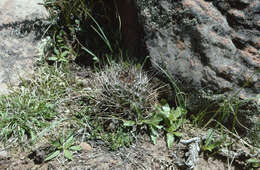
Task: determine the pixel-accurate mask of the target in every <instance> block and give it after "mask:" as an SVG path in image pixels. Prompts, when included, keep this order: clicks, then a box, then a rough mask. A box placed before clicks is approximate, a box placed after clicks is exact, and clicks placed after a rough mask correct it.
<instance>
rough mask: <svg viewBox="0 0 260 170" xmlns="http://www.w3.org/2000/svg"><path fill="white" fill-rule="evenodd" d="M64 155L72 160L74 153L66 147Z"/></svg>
mask: <svg viewBox="0 0 260 170" xmlns="http://www.w3.org/2000/svg"><path fill="white" fill-rule="evenodd" d="M64 156H65V158H67V159H69V160H72V154H71V153H70V151H68V150H66V149H65V150H64Z"/></svg>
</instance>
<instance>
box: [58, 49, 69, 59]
mask: <svg viewBox="0 0 260 170" xmlns="http://www.w3.org/2000/svg"><path fill="white" fill-rule="evenodd" d="M68 54H69V52H68V51H64V52H62V53H61V55H60V56H61V57H62V58H64V57H66V56H67V55H68Z"/></svg>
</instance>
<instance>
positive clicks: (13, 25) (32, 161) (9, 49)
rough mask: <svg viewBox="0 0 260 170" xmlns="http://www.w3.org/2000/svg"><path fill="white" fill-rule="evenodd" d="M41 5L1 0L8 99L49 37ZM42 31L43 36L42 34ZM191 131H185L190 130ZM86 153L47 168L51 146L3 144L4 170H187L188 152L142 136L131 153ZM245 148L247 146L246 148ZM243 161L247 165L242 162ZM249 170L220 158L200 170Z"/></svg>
mask: <svg viewBox="0 0 260 170" xmlns="http://www.w3.org/2000/svg"><path fill="white" fill-rule="evenodd" d="M39 2H41V0H0V39H1V43H0V94H4V93H7V92H8V90H7V83H9V82H12V83H15V82H18V81H19V77H20V76H22V77H27V78H28V77H29V76H30V74H32V73H33V63H34V61H35V59H36V58H37V55H38V54H37V48H36V44H37V43H38V42H39V40H40V38H41V35H42V34H43V32H44V31H42V30H40V31H39V29H37V27H38V28H39V27H40V25H41V24H42V23H43V22H44V20H43V19H44V18H45V17H46V16H47V13H46V11H45V10H44V8H43V7H42V6H40V5H38V4H37V3H39ZM37 30H38V31H37ZM185 129H186V130H185ZM184 131H185V132H184V134H185V138H186V139H189V138H192V137H196V136H200V135H201V134H202V132H201V131H199V129H195V128H192V127H186V128H184ZM79 144H80V145H81V146H82V151H80V152H78V153H76V154H74V155H73V160H72V161H68V160H66V159H64V158H63V157H58V158H56V159H53V160H52V161H49V162H44V161H43V160H44V159H45V158H46V156H47V154H48V147H47V146H39V147H37V149H36V150H35V149H28V148H21V147H6V146H4V145H2V144H1V143H0V170H3V169H9V170H26V169H28V170H29V169H30V170H32V169H41V170H54V169H55V170H60V169H75V170H76V169H77V170H81V169H176V170H178V169H188V167H187V166H185V165H184V163H185V161H187V153H188V146H187V145H184V144H181V143H180V142H177V143H175V144H174V145H173V147H172V149H168V148H167V145H166V142H165V140H164V138H163V137H161V138H160V139H158V141H157V144H156V145H154V144H152V142H151V140H150V138H149V137H148V136H142V137H141V138H140V139H139V140H137V142H135V143H133V144H132V145H131V147H129V148H121V149H120V150H118V151H111V150H110V149H109V148H108V147H106V146H105V145H104V144H103V143H102V141H86V142H82V143H79ZM241 148H242V146H241ZM243 161H244V160H243ZM243 168H244V169H246V168H245V166H244V164H243V163H242V164H239V162H235V161H234V160H231V159H229V158H227V157H223V156H221V155H217V156H208V155H205V154H202V153H201V154H200V156H199V161H198V166H197V167H196V168H195V169H197V170H206V169H211V170H223V169H230V170H232V169H243Z"/></svg>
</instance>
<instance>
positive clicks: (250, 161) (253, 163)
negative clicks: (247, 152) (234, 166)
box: [246, 158, 260, 170]
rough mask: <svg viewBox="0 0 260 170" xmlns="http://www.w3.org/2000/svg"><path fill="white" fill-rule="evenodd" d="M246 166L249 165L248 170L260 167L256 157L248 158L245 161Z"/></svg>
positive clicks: (259, 161)
mask: <svg viewBox="0 0 260 170" xmlns="http://www.w3.org/2000/svg"><path fill="white" fill-rule="evenodd" d="M246 163H247V166H248V167H250V170H251V169H252V170H253V169H255V168H260V160H259V159H257V158H250V159H248V160H247V161H246Z"/></svg>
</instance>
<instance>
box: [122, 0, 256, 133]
mask: <svg viewBox="0 0 260 170" xmlns="http://www.w3.org/2000/svg"><path fill="white" fill-rule="evenodd" d="M129 4H135V5H136V7H137V15H136V14H131V15H128V13H129V11H131V13H135V11H136V7H132V6H131V5H129ZM120 5H121V6H119V8H122V9H124V8H127V11H125V10H124V12H120V11H119V13H120V16H121V19H122V20H124V19H126V20H127V21H122V22H123V23H124V22H125V23H127V24H125V25H126V26H124V24H123V25H122V29H123V30H124V31H123V37H124V38H125V39H128V37H131V39H135V40H138V42H139V45H140V48H143V46H144V47H145V48H146V52H147V54H148V55H149V56H150V59H151V61H152V64H153V67H154V68H157V65H158V66H160V67H161V68H163V69H165V70H166V71H167V72H168V73H169V74H170V75H171V76H173V78H174V79H175V80H176V82H177V83H178V85H179V86H180V87H181V88H182V89H183V90H184V91H185V92H186V93H188V94H192V95H189V96H193V97H192V98H190V102H189V103H190V104H189V106H190V109H191V110H192V109H193V110H196V109H197V108H201V103H202V102H201V101H202V100H204V99H205V98H208V97H209V96H210V97H211V96H212V97H211V99H212V102H214V101H215V102H216V101H218V100H215V98H214V96H218V95H219V94H223V95H225V96H232V95H234V94H235V95H236V96H237V98H239V97H240V98H241V99H243V101H246V99H256V97H257V95H258V94H260V84H259V82H260V71H259V70H260V15H259V13H260V1H259V0H230V1H226V0H214V1H213V0H196V1H194V0H177V1H173V0H128V1H124V3H121V4H120ZM124 5H125V6H124ZM131 8H132V9H131ZM136 16H137V17H136ZM129 17H133V18H129ZM130 21H131V22H130ZM138 25H141V26H142V27H143V34H141V39H140V38H138V36H139V37H140V34H137V33H134V32H136V31H135V30H137V29H136V27H137V26H138ZM132 28H134V29H132ZM133 36H136V37H133ZM124 43H125V44H126V45H125V46H126V47H129V48H131V44H132V42H131V41H124ZM133 48H136V46H135V45H134V44H133ZM137 57H140V56H137ZM205 96H206V97H205ZM216 98H217V97H216ZM206 100H208V99H206ZM255 101H257V100H255ZM219 102H223V100H222V101H219ZM251 104H252V105H251ZM251 104H249V103H248V104H244V105H243V106H242V109H241V110H239V111H240V112H241V113H242V112H244V113H243V116H241V117H240V119H241V120H244V118H245V117H247V116H253V115H254V116H256V117H260V109H259V108H260V106H259V105H258V104H257V102H252V103H251ZM196 106H197V107H196ZM246 106H247V107H246ZM251 118H252V117H251ZM245 120H248V121H246V122H247V125H250V124H251V123H250V122H251V121H249V118H246V119H245ZM247 125H246V126H247ZM259 135H260V134H259Z"/></svg>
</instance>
